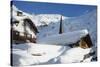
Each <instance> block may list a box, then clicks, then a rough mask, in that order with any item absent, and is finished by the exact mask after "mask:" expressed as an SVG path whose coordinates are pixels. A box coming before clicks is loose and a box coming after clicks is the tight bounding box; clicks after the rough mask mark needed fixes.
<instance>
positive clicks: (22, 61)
mask: <svg viewBox="0 0 100 67" xmlns="http://www.w3.org/2000/svg"><path fill="white" fill-rule="evenodd" d="M17 11H19V9H18V8H16V7H15V6H13V11H12V12H13V15H12V17H13V20H21V19H22V18H26V17H28V18H30V19H31V20H32V21H33V22H34V23H35V24H36V26H37V27H38V30H39V33H38V34H37V43H36V44H34V43H24V44H18V45H16V44H12V46H13V48H12V60H13V61H12V62H13V65H39V64H55V63H56V64H57V63H77V62H91V60H92V58H93V55H91V53H93V52H94V51H95V52H96V47H97V46H96V43H97V30H96V22H97V19H96V18H97V16H96V15H97V14H96V10H93V11H91V12H89V13H86V14H84V15H82V16H79V17H65V16H62V20H63V21H62V23H63V32H64V33H63V34H58V33H59V22H60V18H61V15H59V14H39V15H35V14H32V15H31V14H28V13H25V12H23V14H24V16H22V17H17V16H16V12H17ZM87 34H90V36H91V39H92V42H93V44H94V45H95V47H94V46H93V47H92V48H87V49H83V48H80V47H74V48H71V47H69V46H68V45H63V43H64V44H65V43H66V44H70V43H72V44H73V43H74V42H77V41H78V40H79V39H80V38H81V37H84V36H85V35H87ZM57 44H59V45H57ZM87 55H88V56H87ZM94 55H95V57H96V54H94ZM95 57H94V58H95ZM84 58H85V59H84Z"/></svg>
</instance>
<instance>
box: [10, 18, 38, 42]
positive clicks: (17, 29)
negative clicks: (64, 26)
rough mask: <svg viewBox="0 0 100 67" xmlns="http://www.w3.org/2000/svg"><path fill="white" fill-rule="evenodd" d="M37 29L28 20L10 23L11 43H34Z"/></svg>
mask: <svg viewBox="0 0 100 67" xmlns="http://www.w3.org/2000/svg"><path fill="white" fill-rule="evenodd" d="M37 33H38V29H37V27H36V26H35V24H34V22H32V20H31V19H29V18H24V19H22V20H19V21H18V20H16V21H12V22H11V37H12V39H11V40H12V43H27V42H32V43H36V34H37Z"/></svg>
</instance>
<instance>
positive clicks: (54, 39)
mask: <svg viewBox="0 0 100 67" xmlns="http://www.w3.org/2000/svg"><path fill="white" fill-rule="evenodd" d="M87 34H88V31H87V30H79V31H73V32H68V33H63V34H57V35H52V36H48V37H45V38H42V39H40V40H38V41H37V43H40V44H72V43H75V42H77V41H78V40H80V38H82V37H84V36H86V35H87Z"/></svg>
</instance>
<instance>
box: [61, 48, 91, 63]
mask: <svg viewBox="0 0 100 67" xmlns="http://www.w3.org/2000/svg"><path fill="white" fill-rule="evenodd" d="M90 50H91V49H90V48H88V49H82V48H80V47H77V48H72V49H70V50H68V51H67V52H65V53H64V55H62V56H61V63H76V62H81V61H82V60H83V58H84V55H86V54H88V53H89V52H90ZM90 59H91V58H88V60H85V61H89V60H90ZM85 61H84V62H85ZM90 62H91V61H90Z"/></svg>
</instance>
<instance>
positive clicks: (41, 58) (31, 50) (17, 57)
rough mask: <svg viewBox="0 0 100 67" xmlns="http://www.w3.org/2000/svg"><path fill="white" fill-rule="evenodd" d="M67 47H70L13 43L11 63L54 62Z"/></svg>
mask: <svg viewBox="0 0 100 67" xmlns="http://www.w3.org/2000/svg"><path fill="white" fill-rule="evenodd" d="M26 45H28V46H26ZM26 48H27V49H26ZM68 49H70V47H66V46H58V45H49V44H34V43H26V44H18V45H14V44H13V51H12V54H13V65H14V66H15V65H17V66H18V65H37V64H45V63H49V64H50V63H56V62H57V61H58V59H59V58H57V57H58V56H60V55H61V54H62V53H63V52H64V51H65V50H68Z"/></svg>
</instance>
